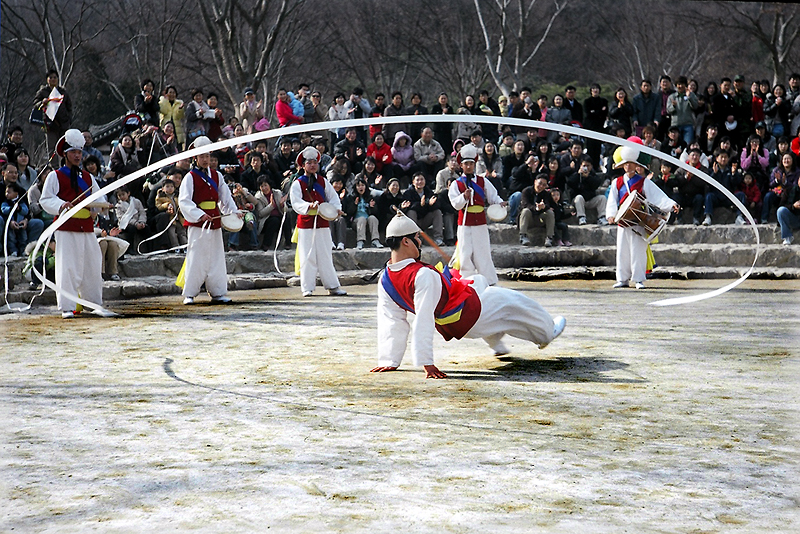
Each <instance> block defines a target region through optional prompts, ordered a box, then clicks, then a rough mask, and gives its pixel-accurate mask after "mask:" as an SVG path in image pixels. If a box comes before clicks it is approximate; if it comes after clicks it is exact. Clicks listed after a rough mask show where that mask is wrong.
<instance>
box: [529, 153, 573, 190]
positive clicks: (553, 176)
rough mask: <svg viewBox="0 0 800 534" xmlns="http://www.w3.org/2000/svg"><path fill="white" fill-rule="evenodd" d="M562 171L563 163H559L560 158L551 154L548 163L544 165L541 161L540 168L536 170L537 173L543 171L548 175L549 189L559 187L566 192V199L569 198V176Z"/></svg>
mask: <svg viewBox="0 0 800 534" xmlns="http://www.w3.org/2000/svg"><path fill="white" fill-rule="evenodd" d="M560 171H561V163H559V161H558V158H557V157H555V156H550V159H548V160H547V164H546V165H544V166H543V165H542V164H541V162H539V168H538V169H537V170H536V173H537V174H539V173H543V174H546V175H547V187H548V188H549V189H558V190H559V191H561V193H562V194H564V196H565V198H564V200H569V198H568V196H569V195H568V194H567V176H565V174H564V173H562V172H560Z"/></svg>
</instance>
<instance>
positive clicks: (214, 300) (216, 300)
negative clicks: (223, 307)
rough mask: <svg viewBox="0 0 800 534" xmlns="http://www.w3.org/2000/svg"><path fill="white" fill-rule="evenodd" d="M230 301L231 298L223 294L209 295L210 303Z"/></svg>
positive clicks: (227, 302)
mask: <svg viewBox="0 0 800 534" xmlns="http://www.w3.org/2000/svg"><path fill="white" fill-rule="evenodd" d="M231 302H233V301H232V300H231V298H230V297H226V296H225V295H223V296H221V297H211V304H230V303H231Z"/></svg>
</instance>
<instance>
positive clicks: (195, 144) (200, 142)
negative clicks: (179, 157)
mask: <svg viewBox="0 0 800 534" xmlns="http://www.w3.org/2000/svg"><path fill="white" fill-rule="evenodd" d="M210 144H211V139H209V138H208V137H206V136H205V135H201V136H200V137H197V138H196V139H195V140H194V141H192V142H191V144H190V145H189V146H188V150H191V149H193V148H200V147H204V146H207V145H210Z"/></svg>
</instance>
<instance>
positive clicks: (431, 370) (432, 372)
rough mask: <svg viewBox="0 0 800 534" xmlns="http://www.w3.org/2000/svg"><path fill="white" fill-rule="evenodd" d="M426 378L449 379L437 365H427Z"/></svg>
mask: <svg viewBox="0 0 800 534" xmlns="http://www.w3.org/2000/svg"><path fill="white" fill-rule="evenodd" d="M425 378H447V375H446V374H444V373H443V372H441V371H440V370H439V369H438V368H437V367H436V366H435V365H426V366H425Z"/></svg>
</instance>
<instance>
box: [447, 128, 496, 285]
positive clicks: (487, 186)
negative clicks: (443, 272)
mask: <svg viewBox="0 0 800 534" xmlns="http://www.w3.org/2000/svg"><path fill="white" fill-rule="evenodd" d="M477 159H478V151H477V150H476V149H475V147H474V146H473V145H471V144H470V145H465V146H464V147H463V148H462V149H461V151H460V152H459V154H458V157H457V160H458V162H459V163H460V164H461V168H462V169H463V171H464V174H463V175H462V176H461V177H460V178H459V179H458V180H456V181H454V182H453V183H452V184H450V189H449V190H448V192H447V196H448V197H449V198H450V203H451V204H452V205H453V207H454V208H455V209H456V210H458V231H457V238H458V247H457V249H458V252H457V256H458V259H459V261H460V268H459V271H460V272H461V274H463V275H464V276H471V275H473V274H482V275H483V276H485V277H486V280H487V281H488V282H489V284H490V285H494V284H496V283H497V273H496V272H495V269H494V262H493V261H492V247H491V245H490V244H489V228H488V227H487V226H486V207H487V206H489V205H491V204H501V205H503V206H505V205H506V202H504V201H503V199H502V198H500V196H499V195H498V194H497V190H496V189H495V188H494V186H493V185H492V183H491V182H490V181H489V180H486V179H485V178H484V177H483V176H476V175H475V160H477Z"/></svg>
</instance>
